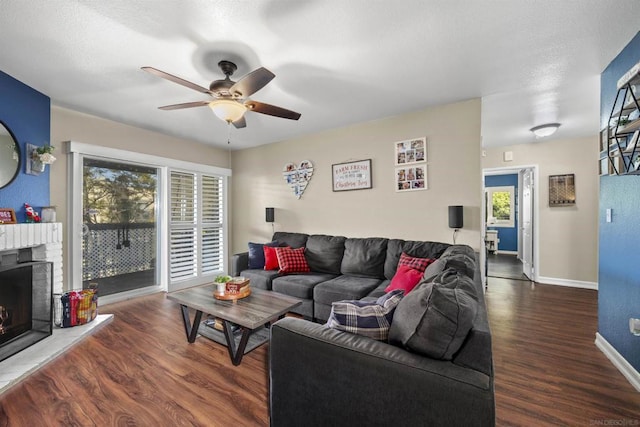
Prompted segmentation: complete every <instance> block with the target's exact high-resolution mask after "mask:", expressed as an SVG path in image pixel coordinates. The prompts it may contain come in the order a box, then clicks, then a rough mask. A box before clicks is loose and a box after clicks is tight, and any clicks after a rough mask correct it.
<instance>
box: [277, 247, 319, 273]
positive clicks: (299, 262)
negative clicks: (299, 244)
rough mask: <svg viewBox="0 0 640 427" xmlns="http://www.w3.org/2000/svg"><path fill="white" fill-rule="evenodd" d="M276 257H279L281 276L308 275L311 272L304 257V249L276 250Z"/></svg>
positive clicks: (287, 248) (288, 248)
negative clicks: (291, 274) (290, 274)
mask: <svg viewBox="0 0 640 427" xmlns="http://www.w3.org/2000/svg"><path fill="white" fill-rule="evenodd" d="M276 256H277V257H278V265H279V266H280V274H289V273H308V272H309V271H311V270H309V264H307V260H306V258H305V257H304V248H296V249H291V248H290V247H285V248H276Z"/></svg>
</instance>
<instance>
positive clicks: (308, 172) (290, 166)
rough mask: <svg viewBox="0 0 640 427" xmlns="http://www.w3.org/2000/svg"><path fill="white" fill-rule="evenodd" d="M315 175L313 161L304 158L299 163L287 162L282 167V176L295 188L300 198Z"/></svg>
mask: <svg viewBox="0 0 640 427" xmlns="http://www.w3.org/2000/svg"><path fill="white" fill-rule="evenodd" d="M312 176H313V163H311V162H310V161H309V160H303V161H301V162H300V164H299V165H296V164H295V163H287V164H286V165H284V168H282V177H283V178H284V180H285V181H286V182H287V184H288V185H289V187H291V189H292V190H293V194H295V196H296V197H297V198H298V199H299V198H300V197H302V193H304V189H305V188H307V185H308V184H309V181H311V177H312Z"/></svg>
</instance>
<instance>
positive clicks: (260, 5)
mask: <svg viewBox="0 0 640 427" xmlns="http://www.w3.org/2000/svg"><path fill="white" fill-rule="evenodd" d="M638 17H640V1H638V0H616V2H612V1H604V0H484V1H478V0H396V1H390V0H389V1H379V0H348V1H346V0H309V1H305V0H264V1H243V0H190V1H181V0H159V1H148V0H147V1H134V0H109V1H98V0H95V1H71V0H58V1H50V0H2V2H1V3H0V70H2V71H4V72H6V73H7V74H10V75H12V76H13V77H15V78H17V79H19V80H21V81H22V82H24V83H26V84H28V85H30V86H32V87H33V88H35V89H37V90H39V91H41V92H43V93H44V94H46V95H48V96H50V97H51V100H52V103H53V104H54V105H60V106H63V107H67V108H70V109H73V110H77V111H82V112H86V113H90V114H93V115H96V116H100V117H105V118H108V119H112V120H116V121H119V122H123V123H128V124H132V125H135V126H140V127H144V128H147V129H153V130H156V131H159V132H162V133H166V134H170V135H176V136H180V137H184V138H188V139H192V140H196V141H200V142H203V143H207V144H212V145H217V146H221V147H226V145H227V126H226V124H225V123H224V122H222V121H220V120H219V119H217V118H216V117H215V116H214V115H213V114H212V112H211V111H210V110H209V109H208V108H194V109H187V110H176V111H161V110H158V109H157V107H158V106H161V105H167V104H174V103H181V102H188V101H199V100H203V99H206V95H203V94H201V93H198V92H195V91H192V90H190V89H187V88H185V87H182V86H179V85H176V84H174V83H171V82H168V81H166V80H163V79H160V78H158V77H156V76H153V75H150V74H147V73H145V72H143V71H141V70H140V67H141V66H147V65H148V66H153V67H155V68H159V69H161V70H163V71H166V72H169V73H171V74H175V75H177V76H180V77H182V78H184V79H187V80H189V81H192V82H194V83H197V84H199V85H201V86H207V87H208V85H209V82H210V81H212V80H216V79H219V78H221V77H223V76H222V74H221V73H220V70H219V69H218V67H217V63H218V61H220V60H222V59H230V60H233V61H235V62H236V63H237V64H238V66H239V67H238V68H239V69H238V71H237V72H236V74H235V75H234V76H233V78H234V80H237V79H238V78H239V77H241V76H243V75H244V74H246V73H248V72H250V71H252V70H253V69H255V68H258V67H260V66H264V67H266V68H268V69H269V70H271V71H273V72H274V73H275V74H276V78H275V79H274V80H273V81H271V83H269V84H268V85H267V86H266V87H265V88H264V89H262V90H260V91H259V92H257V93H256V94H254V95H253V96H252V97H251V98H252V99H255V100H258V101H262V102H266V103H269V104H275V105H278V106H281V107H284V108H288V109H291V110H295V111H298V112H300V113H302V118H301V119H300V120H299V121H297V122H296V121H291V120H285V119H279V118H274V117H270V116H265V115H261V114H257V113H247V116H246V117H247V127H246V128H244V129H235V128H232V129H231V133H230V136H231V145H232V147H233V148H234V149H238V148H246V147H252V146H257V145H260V144H268V143H272V142H276V141H281V140H285V139H289V138H292V137H297V136H301V135H305V134H310V133H314V132H319V131H322V130H325V129H330V128H336V127H342V126H347V125H349V124H352V123H356V122H362V121H367V120H374V119H378V118H382V117H388V116H393V115H398V114H402V113H405V112H409V111H414V110H418V109H423V108H426V107H429V106H433V105H439V104H444V103H449V102H454V101H460V100H465V99H469V98H477V97H482V134H483V145H484V146H486V147H489V146H497V145H506V144H517V143H526V142H532V141H533V140H534V138H533V136H532V134H531V133H530V132H529V131H528V129H529V128H531V127H533V126H536V125H539V124H542V123H546V122H556V121H557V122H560V123H562V126H561V127H560V130H559V131H558V132H557V134H556V136H557V137H558V138H569V137H579V136H586V135H596V134H597V132H598V127H599V74H600V72H601V71H602V70H603V69H604V68H605V67H606V65H607V64H608V63H609V62H610V61H611V60H612V59H613V58H614V57H615V55H616V54H617V53H618V52H620V50H621V49H622V48H623V47H624V46H625V45H626V43H627V42H629V41H630V40H631V38H632V37H633V36H634V35H635V34H636V32H637V31H638V26H637V25H638ZM554 137H555V136H554Z"/></svg>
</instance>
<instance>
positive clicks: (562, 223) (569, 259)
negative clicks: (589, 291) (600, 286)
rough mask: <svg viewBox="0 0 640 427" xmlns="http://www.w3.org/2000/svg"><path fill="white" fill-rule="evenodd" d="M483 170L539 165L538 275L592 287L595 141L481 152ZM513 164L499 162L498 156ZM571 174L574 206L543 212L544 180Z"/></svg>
mask: <svg viewBox="0 0 640 427" xmlns="http://www.w3.org/2000/svg"><path fill="white" fill-rule="evenodd" d="M485 151H486V157H483V159H482V167H483V168H498V167H516V166H518V165H538V166H539V169H538V170H539V186H538V190H537V191H538V192H539V193H538V195H539V212H538V216H537V218H538V221H537V224H536V225H537V226H538V231H539V239H540V243H539V244H540V248H539V254H540V265H539V266H538V274H539V276H542V277H546V278H552V279H561V280H569V281H579V282H580V281H581V282H592V283H595V282H597V280H598V250H597V249H598V241H597V240H598V193H599V183H600V181H599V178H598V136H597V135H594V136H593V137H589V138H581V139H568V140H553V141H548V142H536V143H533V144H522V145H513V146H509V147H498V148H490V149H486V150H485ZM505 151H512V152H513V161H511V162H504V161H503V160H502V159H503V152H505ZM567 173H573V174H575V179H576V204H575V206H572V207H554V208H551V207H549V175H560V174H567Z"/></svg>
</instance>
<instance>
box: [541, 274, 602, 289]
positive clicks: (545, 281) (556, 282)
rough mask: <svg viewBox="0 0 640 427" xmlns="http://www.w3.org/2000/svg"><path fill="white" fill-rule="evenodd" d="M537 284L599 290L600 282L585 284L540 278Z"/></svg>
mask: <svg viewBox="0 0 640 427" xmlns="http://www.w3.org/2000/svg"><path fill="white" fill-rule="evenodd" d="M536 282H538V283H543V284H545V285H558V286H568V287H570V288H582V289H593V290H594V291H597V290H598V282H583V281H582V280H570V279H558V278H556V277H544V276H538V277H537V280H536Z"/></svg>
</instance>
